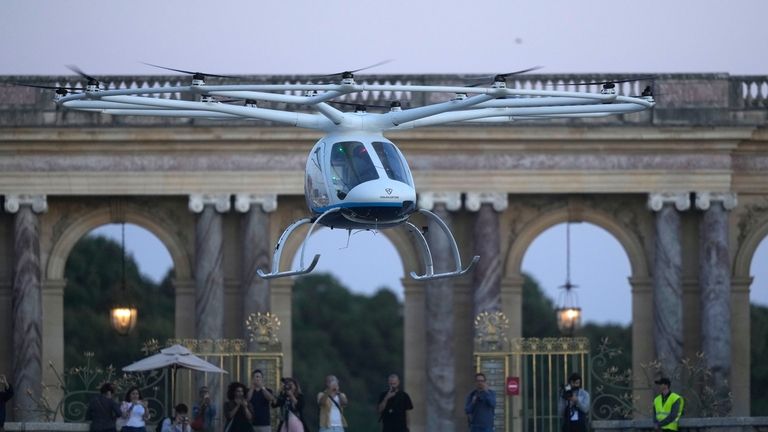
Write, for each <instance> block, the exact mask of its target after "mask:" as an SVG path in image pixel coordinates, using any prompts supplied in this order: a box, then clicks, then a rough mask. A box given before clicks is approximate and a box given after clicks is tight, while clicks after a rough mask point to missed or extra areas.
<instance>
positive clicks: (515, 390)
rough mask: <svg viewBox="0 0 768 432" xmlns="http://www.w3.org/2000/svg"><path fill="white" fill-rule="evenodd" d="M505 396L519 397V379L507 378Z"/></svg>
mask: <svg viewBox="0 0 768 432" xmlns="http://www.w3.org/2000/svg"><path fill="white" fill-rule="evenodd" d="M507 395H509V396H519V395H520V377H507Z"/></svg>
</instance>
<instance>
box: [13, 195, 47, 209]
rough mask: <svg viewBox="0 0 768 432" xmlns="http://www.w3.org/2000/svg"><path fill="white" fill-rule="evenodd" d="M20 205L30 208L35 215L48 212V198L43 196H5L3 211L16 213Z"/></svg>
mask: <svg viewBox="0 0 768 432" xmlns="http://www.w3.org/2000/svg"><path fill="white" fill-rule="evenodd" d="M22 205H30V206H32V211H33V212H35V213H44V212H46V211H48V198H47V197H46V196H45V195H25V194H8V195H6V196H5V211H7V212H8V213H16V212H18V211H19V207H21V206H22Z"/></svg>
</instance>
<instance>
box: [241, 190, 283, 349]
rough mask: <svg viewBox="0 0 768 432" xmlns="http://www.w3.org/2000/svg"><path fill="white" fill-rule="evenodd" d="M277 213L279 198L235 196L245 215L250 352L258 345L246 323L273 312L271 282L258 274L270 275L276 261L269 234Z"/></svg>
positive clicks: (244, 292)
mask: <svg viewBox="0 0 768 432" xmlns="http://www.w3.org/2000/svg"><path fill="white" fill-rule="evenodd" d="M276 209H277V195H263V196H262V195H250V194H237V195H235V210H237V211H238V212H240V213H243V216H242V224H241V232H242V235H241V238H242V251H243V255H242V258H243V262H242V278H241V288H242V305H243V323H242V326H243V330H242V333H243V335H242V337H243V338H244V339H245V340H246V341H247V342H248V350H249V351H252V352H253V351H256V349H257V348H258V344H257V343H256V341H255V340H251V339H250V337H249V332H248V328H247V326H246V321H247V320H248V317H249V316H250V315H251V314H255V313H259V312H260V313H266V312H269V311H270V310H271V309H270V298H271V296H272V294H271V292H270V289H269V282H268V281H267V280H266V279H262V278H260V277H259V275H258V274H257V273H256V271H257V270H258V269H262V270H264V271H269V268H270V263H271V261H272V244H271V236H270V232H269V224H270V217H269V214H270V213H271V212H274V211H275V210H276Z"/></svg>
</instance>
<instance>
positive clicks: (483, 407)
mask: <svg viewBox="0 0 768 432" xmlns="http://www.w3.org/2000/svg"><path fill="white" fill-rule="evenodd" d="M495 410H496V393H494V392H493V390H491V389H489V388H488V382H487V379H486V377H485V374H484V373H482V372H478V373H476V374H475V389H474V390H472V392H470V393H469V394H468V395H467V399H466V400H465V401H464V412H465V413H466V414H467V418H468V420H469V430H470V432H493V417H494V411H495Z"/></svg>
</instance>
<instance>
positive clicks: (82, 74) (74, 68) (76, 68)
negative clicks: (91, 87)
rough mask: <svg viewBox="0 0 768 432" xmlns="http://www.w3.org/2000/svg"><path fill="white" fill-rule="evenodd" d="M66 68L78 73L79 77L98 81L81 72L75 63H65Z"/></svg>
mask: <svg viewBox="0 0 768 432" xmlns="http://www.w3.org/2000/svg"><path fill="white" fill-rule="evenodd" d="M67 69H69V70H71V71H72V72H74V73H76V74H78V75H80V76H81V77H83V78H85V79H87V80H88V81H96V82H97V83H98V82H99V80H97V79H96V78H94V77H92V76H90V75H88V74H87V73H85V72H83V70H82V69H80V68H79V67H77V66H75V65H67Z"/></svg>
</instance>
